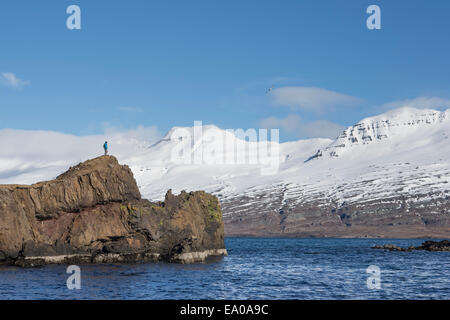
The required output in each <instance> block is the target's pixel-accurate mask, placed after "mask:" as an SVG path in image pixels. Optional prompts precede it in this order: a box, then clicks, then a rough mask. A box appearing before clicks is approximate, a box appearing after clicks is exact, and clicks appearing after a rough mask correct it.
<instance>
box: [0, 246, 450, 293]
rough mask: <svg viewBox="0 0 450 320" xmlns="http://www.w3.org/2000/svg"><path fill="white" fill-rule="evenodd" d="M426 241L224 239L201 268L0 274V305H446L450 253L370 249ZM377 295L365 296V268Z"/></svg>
mask: <svg viewBox="0 0 450 320" xmlns="http://www.w3.org/2000/svg"><path fill="white" fill-rule="evenodd" d="M423 241H424V240H423V239H414V240H411V239H408V240H399V239H396V240H389V239H376V240H375V239H285V238H278V239H268V238H227V239H226V247H227V249H228V252H229V255H228V256H227V257H223V258H219V259H212V260H211V261H208V262H207V263H204V264H193V265H178V264H166V263H142V264H108V265H81V266H80V268H81V289H80V290H69V289H68V288H67V286H66V280H67V278H68V277H69V276H70V275H69V274H67V273H66V268H67V266H63V265H50V266H45V267H39V268H31V269H22V268H17V267H0V298H1V299H450V273H449V270H450V252H422V251H413V252H386V251H383V250H374V249H371V248H370V247H371V246H373V245H375V244H386V243H393V244H396V245H399V246H404V247H407V246H410V245H419V244H421V243H422V242H423ZM371 265H375V266H378V267H379V268H380V270H381V274H380V284H381V288H380V289H379V290H378V289H369V288H368V287H367V278H368V277H369V276H370V274H368V273H366V270H367V268H368V267H369V266H371Z"/></svg>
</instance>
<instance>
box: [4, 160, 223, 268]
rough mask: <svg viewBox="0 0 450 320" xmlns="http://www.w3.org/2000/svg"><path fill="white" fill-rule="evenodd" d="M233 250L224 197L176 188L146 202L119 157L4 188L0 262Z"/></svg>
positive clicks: (134, 258)
mask: <svg viewBox="0 0 450 320" xmlns="http://www.w3.org/2000/svg"><path fill="white" fill-rule="evenodd" d="M226 253H227V252H226V249H225V244H224V229H223V222H222V210H221V208H220V203H219V201H218V199H217V197H215V196H212V195H210V194H207V193H206V192H203V191H198V192H190V193H187V192H184V191H183V192H181V194H180V195H173V194H172V192H171V190H169V191H168V192H167V194H166V197H165V200H164V201H162V202H156V203H155V202H150V201H148V200H145V199H142V198H141V195H140V192H139V189H138V187H137V184H136V181H135V180H134V177H133V174H132V172H131V170H130V169H129V168H128V166H123V165H120V164H119V163H118V161H117V159H116V158H114V157H112V156H102V157H98V158H95V159H92V160H88V161H86V162H83V163H80V164H79V165H77V166H75V167H73V168H70V169H69V170H68V171H67V172H66V173H64V174H62V175H60V176H58V177H57V178H56V179H55V180H52V181H48V182H41V183H37V184H34V185H31V186H21V185H2V186H0V264H9V265H18V266H38V265H45V264H52V263H59V264H66V263H70V264H75V263H113V262H141V261H166V262H177V263H194V262H202V261H205V259H207V258H208V257H209V256H212V255H226Z"/></svg>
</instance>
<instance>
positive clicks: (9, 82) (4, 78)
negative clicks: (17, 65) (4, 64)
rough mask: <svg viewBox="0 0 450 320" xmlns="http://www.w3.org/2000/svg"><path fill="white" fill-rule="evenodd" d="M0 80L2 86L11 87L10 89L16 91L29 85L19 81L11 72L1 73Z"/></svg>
mask: <svg viewBox="0 0 450 320" xmlns="http://www.w3.org/2000/svg"><path fill="white" fill-rule="evenodd" d="M0 79H1V82H2V83H3V84H4V85H6V86H9V87H12V88H16V89H20V88H23V87H25V86H27V85H29V84H30V83H31V82H30V81H26V80H22V79H19V78H18V77H17V76H16V75H15V74H14V73H12V72H2V73H1V78H0Z"/></svg>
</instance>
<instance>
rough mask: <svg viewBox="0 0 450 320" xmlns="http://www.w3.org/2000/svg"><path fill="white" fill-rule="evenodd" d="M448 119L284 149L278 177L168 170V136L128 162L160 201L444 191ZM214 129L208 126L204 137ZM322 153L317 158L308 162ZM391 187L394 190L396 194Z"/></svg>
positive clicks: (422, 113) (403, 121)
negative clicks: (276, 193)
mask: <svg viewBox="0 0 450 320" xmlns="http://www.w3.org/2000/svg"><path fill="white" fill-rule="evenodd" d="M449 115H450V111H449V110H447V111H445V112H440V111H435V110H424V109H412V108H403V109H397V110H393V111H390V112H388V113H385V114H382V115H379V116H376V117H371V118H366V119H364V120H362V121H360V122H359V123H358V124H356V125H355V126H352V127H349V128H347V129H346V130H345V131H344V133H343V134H342V135H341V136H339V137H338V138H337V139H336V140H335V141H331V140H328V139H311V140H300V141H296V142H287V143H282V144H281V145H280V154H279V160H280V167H279V171H278V173H277V174H275V175H269V176H264V175H261V174H260V165H257V164H256V165H248V164H247V165H237V164H235V165H223V164H214V165H208V164H202V165H194V164H191V165H177V164H173V163H171V161H170V151H171V150H172V149H173V148H174V146H175V144H176V143H177V141H174V140H170V139H169V138H168V137H166V138H165V139H163V140H162V141H160V142H159V143H157V144H156V145H154V146H152V147H151V148H149V149H148V150H147V151H146V152H143V153H142V154H141V155H140V156H139V157H133V158H128V159H126V162H127V163H129V164H130V165H131V168H132V170H133V171H134V172H135V175H136V178H137V180H138V183H139V185H140V187H141V190H142V192H143V194H144V195H145V196H147V197H149V198H152V199H161V198H162V197H163V195H164V193H165V190H167V189H168V188H173V189H174V190H175V191H180V190H182V189H186V190H196V189H206V190H207V191H210V192H214V193H216V194H219V195H221V197H222V198H230V197H233V196H238V195H242V194H243V193H249V192H250V193H252V192H253V193H254V192H258V191H261V190H268V189H280V188H281V189H283V188H284V189H286V188H285V186H289V188H287V189H288V190H286V191H285V195H286V197H297V195H298V194H300V193H302V194H303V193H308V194H309V196H311V197H312V196H313V195H314V194H317V195H319V194H322V193H323V192H326V194H327V195H328V196H329V197H330V199H338V200H339V201H357V200H359V199H362V198H367V199H369V198H373V197H384V196H386V195H388V194H390V193H393V192H396V193H399V192H404V193H411V194H414V193H418V192H425V191H429V190H441V191H443V190H445V189H447V184H448V182H449V180H450V175H449V174H448V173H449V169H450V161H449V159H450V144H449V143H448V142H449V140H448V135H449V134H450V121H449ZM217 130H220V129H218V128H217V127H213V126H212V127H207V128H205V129H204V135H208V134H211V131H217ZM205 141H208V140H207V139H206V140H205ZM208 143H209V142H204V144H205V145H207V144H208ZM319 149H320V150H321V154H322V156H320V157H316V158H313V159H311V160H309V161H306V162H305V160H308V159H309V158H310V157H311V156H313V155H315V154H316V152H317V150H319ZM124 161H125V160H124ZM369 181H370V184H369V183H368V182H369ZM393 185H395V186H399V187H398V188H395V190H394V189H392V186H393ZM342 186H345V188H343V187H342ZM400 186H401V187H400Z"/></svg>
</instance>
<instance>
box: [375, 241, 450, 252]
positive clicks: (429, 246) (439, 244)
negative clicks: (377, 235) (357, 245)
mask: <svg viewBox="0 0 450 320" xmlns="http://www.w3.org/2000/svg"><path fill="white" fill-rule="evenodd" d="M372 249H382V250H388V251H413V250H424V251H450V241H448V240H442V241H431V240H428V241H425V242H424V243H422V244H421V245H420V246H418V247H414V246H410V247H408V248H402V247H399V246H396V245H394V244H385V245H376V246H373V247H372Z"/></svg>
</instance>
